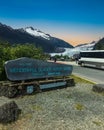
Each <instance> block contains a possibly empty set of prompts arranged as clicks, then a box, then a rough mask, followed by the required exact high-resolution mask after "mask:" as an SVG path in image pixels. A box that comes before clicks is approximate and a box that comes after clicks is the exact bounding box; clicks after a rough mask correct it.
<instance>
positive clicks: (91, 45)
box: [75, 41, 97, 51]
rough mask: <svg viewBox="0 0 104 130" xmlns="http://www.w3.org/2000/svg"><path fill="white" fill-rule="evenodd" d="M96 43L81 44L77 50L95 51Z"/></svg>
mask: <svg viewBox="0 0 104 130" xmlns="http://www.w3.org/2000/svg"><path fill="white" fill-rule="evenodd" d="M96 43H97V41H93V42H91V43H86V44H80V45H78V46H76V47H75V49H77V50H80V51H87V50H93V48H94V46H95V44H96Z"/></svg>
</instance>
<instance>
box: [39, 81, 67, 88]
mask: <svg viewBox="0 0 104 130" xmlns="http://www.w3.org/2000/svg"><path fill="white" fill-rule="evenodd" d="M65 85H66V81H63V82H56V83H48V84H41V85H40V89H49V88H56V87H59V86H65Z"/></svg>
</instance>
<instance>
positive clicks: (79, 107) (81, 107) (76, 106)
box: [75, 103, 85, 111]
mask: <svg viewBox="0 0 104 130" xmlns="http://www.w3.org/2000/svg"><path fill="white" fill-rule="evenodd" d="M75 108H76V109H77V110H79V111H81V110H83V109H84V108H85V106H84V105H83V104H81V103H77V104H75Z"/></svg>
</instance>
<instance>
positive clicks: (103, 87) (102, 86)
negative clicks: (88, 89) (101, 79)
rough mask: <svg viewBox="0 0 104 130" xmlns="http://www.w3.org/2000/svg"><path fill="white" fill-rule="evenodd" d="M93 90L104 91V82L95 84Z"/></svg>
mask: <svg viewBox="0 0 104 130" xmlns="http://www.w3.org/2000/svg"><path fill="white" fill-rule="evenodd" d="M92 90H93V91H95V92H104V84H95V85H93V88H92Z"/></svg>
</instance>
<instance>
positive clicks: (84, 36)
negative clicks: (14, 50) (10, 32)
mask: <svg viewBox="0 0 104 130" xmlns="http://www.w3.org/2000/svg"><path fill="white" fill-rule="evenodd" d="M103 5H104V1H103V0H91V1H90V0H87V1H83V0H62V1H59V0H57V1H56V0H50V1H48V0H44V1H42V0H38V1H36V0H10V1H8V0H1V3H0V22H1V23H3V24H6V25H9V26H11V27H13V28H21V27H27V26H32V27H34V28H37V29H40V30H41V31H43V32H45V33H49V34H50V35H52V36H54V37H58V38H60V39H63V40H65V41H67V42H69V43H70V44H72V45H73V46H75V45H77V44H81V43H90V42H92V41H93V40H94V41H97V40H99V39H100V38H102V37H104V13H103V12H104V8H103Z"/></svg>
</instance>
